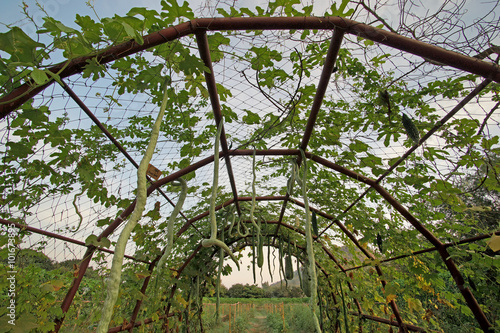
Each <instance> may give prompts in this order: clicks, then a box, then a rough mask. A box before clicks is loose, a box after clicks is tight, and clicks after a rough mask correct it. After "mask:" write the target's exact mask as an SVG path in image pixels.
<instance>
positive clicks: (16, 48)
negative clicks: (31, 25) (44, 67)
mask: <svg viewBox="0 0 500 333" xmlns="http://www.w3.org/2000/svg"><path fill="white" fill-rule="evenodd" d="M44 47H45V45H44V44H42V43H38V42H35V41H34V40H33V39H31V38H30V37H29V36H28V35H26V33H24V31H22V30H21V29H20V28H18V27H13V28H12V29H11V30H9V31H8V32H5V33H0V50H2V51H5V52H7V53H8V54H10V56H11V57H10V60H12V61H15V62H21V63H25V64H34V63H37V61H36V59H37V54H36V51H37V49H39V48H44Z"/></svg>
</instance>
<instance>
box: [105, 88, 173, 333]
mask: <svg viewBox="0 0 500 333" xmlns="http://www.w3.org/2000/svg"><path fill="white" fill-rule="evenodd" d="M168 86H169V83H168V82H167V83H166V85H165V92H164V94H163V100H162V103H161V107H160V112H159V113H158V117H157V118H156V121H155V123H154V125H153V128H152V130H151V138H150V140H149V144H148V147H147V149H146V152H145V153H144V157H143V158H142V160H141V163H140V164H139V168H138V169H137V199H136V205H135V208H134V211H133V212H132V214H131V215H130V219H129V221H128V222H127V224H126V225H125V226H124V227H123V229H122V232H121V233H120V236H119V237H118V240H117V242H116V246H115V254H114V256H113V261H112V265H111V271H110V276H109V281H108V288H107V295H106V299H105V301H104V305H103V307H102V314H101V320H100V321H99V325H98V326H97V330H96V332H97V333H106V332H107V331H108V327H109V323H110V321H111V317H112V315H113V308H114V305H115V303H116V300H117V298H118V291H119V289H120V280H121V275H122V266H123V256H124V254H125V249H126V247H127V242H128V239H129V237H130V234H131V233H132V230H133V229H134V227H135V226H136V225H137V223H138V222H139V220H140V219H141V217H142V213H143V212H144V207H145V206H146V200H147V188H146V186H147V180H146V171H147V168H148V165H149V162H150V161H151V158H152V157H153V153H154V150H155V147H156V142H157V141H158V135H159V133H160V125H161V122H162V120H163V115H164V114H165V109H166V107H167V100H168Z"/></svg>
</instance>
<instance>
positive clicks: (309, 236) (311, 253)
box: [297, 149, 321, 333]
mask: <svg viewBox="0 0 500 333" xmlns="http://www.w3.org/2000/svg"><path fill="white" fill-rule="evenodd" d="M300 154H301V155H302V161H303V163H304V176H303V179H302V180H301V181H299V177H297V181H299V184H300V185H301V187H302V196H303V197H304V210H305V213H306V243H307V247H306V251H307V256H308V259H309V267H308V269H309V275H310V276H311V297H310V301H309V302H310V306H311V310H312V313H313V321H314V326H315V327H316V331H317V332H318V333H321V326H320V324H319V320H318V317H317V315H316V312H317V304H316V299H317V294H318V290H317V289H318V277H317V276H316V265H315V262H316V261H315V260H314V248H313V238H312V232H311V212H310V209H309V200H308V199H307V160H306V155H305V153H304V150H302V149H300Z"/></svg>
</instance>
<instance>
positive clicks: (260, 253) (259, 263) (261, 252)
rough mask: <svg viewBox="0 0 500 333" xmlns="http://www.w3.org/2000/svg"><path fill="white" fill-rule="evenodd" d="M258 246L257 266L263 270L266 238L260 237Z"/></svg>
mask: <svg viewBox="0 0 500 333" xmlns="http://www.w3.org/2000/svg"><path fill="white" fill-rule="evenodd" d="M258 237H259V240H258V245H257V266H258V267H259V268H262V266H263V265H264V236H262V235H258Z"/></svg>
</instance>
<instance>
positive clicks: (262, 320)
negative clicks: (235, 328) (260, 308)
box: [247, 313, 267, 333]
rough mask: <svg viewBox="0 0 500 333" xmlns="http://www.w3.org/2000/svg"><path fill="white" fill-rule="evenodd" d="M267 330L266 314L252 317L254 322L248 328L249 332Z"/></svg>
mask: <svg viewBox="0 0 500 333" xmlns="http://www.w3.org/2000/svg"><path fill="white" fill-rule="evenodd" d="M265 332H267V325H266V316H265V315H264V314H260V313H259V314H256V315H255V317H253V318H252V322H251V323H250V327H249V328H248V330H247V333H265Z"/></svg>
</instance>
